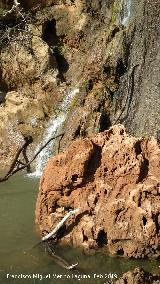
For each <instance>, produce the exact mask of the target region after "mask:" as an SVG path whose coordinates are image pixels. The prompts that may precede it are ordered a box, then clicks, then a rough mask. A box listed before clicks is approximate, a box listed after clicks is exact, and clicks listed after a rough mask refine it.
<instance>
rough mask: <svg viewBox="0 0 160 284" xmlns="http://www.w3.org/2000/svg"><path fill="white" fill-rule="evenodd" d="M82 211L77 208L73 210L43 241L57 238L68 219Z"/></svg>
mask: <svg viewBox="0 0 160 284" xmlns="http://www.w3.org/2000/svg"><path fill="white" fill-rule="evenodd" d="M79 211H80V208H77V209H75V210H71V211H69V212H68V213H67V215H66V216H64V218H63V219H62V220H61V221H60V222H59V223H58V225H57V226H56V227H55V228H54V229H53V230H52V231H51V232H50V233H49V234H48V235H46V236H45V237H43V238H42V241H47V240H48V239H50V238H55V236H56V234H57V232H58V231H59V229H60V228H61V227H62V226H63V224H64V223H65V222H66V221H67V219H68V218H69V217H70V216H71V215H73V214H75V213H78V212H79Z"/></svg>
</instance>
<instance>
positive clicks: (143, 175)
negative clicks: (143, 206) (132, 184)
mask: <svg viewBox="0 0 160 284" xmlns="http://www.w3.org/2000/svg"><path fill="white" fill-rule="evenodd" d="M148 171H149V161H148V159H146V158H144V160H143V162H142V165H141V169H140V173H139V178H138V182H142V181H143V180H144V179H145V178H146V177H147V175H148Z"/></svg>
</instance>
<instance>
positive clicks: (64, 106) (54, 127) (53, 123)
mask: <svg viewBox="0 0 160 284" xmlns="http://www.w3.org/2000/svg"><path fill="white" fill-rule="evenodd" d="M78 93H79V89H78V88H75V89H71V90H69V91H68V92H67V95H66V96H65V98H64V100H63V101H62V103H61V104H60V106H59V107H58V109H59V114H58V115H57V116H53V117H52V118H51V119H50V120H49V122H48V125H47V128H46V130H45V131H44V134H43V138H42V142H41V143H40V145H38V147H37V149H36V151H35V153H37V152H38V150H39V149H40V147H42V146H43V145H44V144H45V143H46V142H47V141H48V140H49V139H50V138H52V137H53V136H55V135H57V134H59V133H60V131H61V128H62V125H63V123H64V122H65V120H66V118H67V113H68V111H69V108H70V106H71V103H72V100H73V99H74V97H75V96H76V94H78ZM54 143H55V140H53V141H52V142H50V143H49V144H48V145H47V146H46V147H45V148H44V149H43V150H42V151H41V152H40V154H39V155H38V157H37V159H36V163H35V171H34V172H33V173H32V174H29V176H30V177H33V176H34V177H35V176H36V177H39V176H41V174H42V171H43V168H44V167H45V165H46V164H47V161H48V159H49V157H50V156H51V155H52V154H53V147H54Z"/></svg>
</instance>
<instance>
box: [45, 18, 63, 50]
mask: <svg viewBox="0 0 160 284" xmlns="http://www.w3.org/2000/svg"><path fill="white" fill-rule="evenodd" d="M42 39H43V40H44V41H45V42H47V43H48V45H49V46H55V45H59V38H58V36H57V31H56V20H55V19H52V20H51V21H47V22H45V23H44V25H43V28H42Z"/></svg>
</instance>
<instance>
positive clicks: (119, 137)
mask: <svg viewBox="0 0 160 284" xmlns="http://www.w3.org/2000/svg"><path fill="white" fill-rule="evenodd" d="M75 208H80V209H81V212H80V213H77V215H76V216H73V217H71V218H70V219H69V220H68V221H67V222H66V224H65V226H64V227H63V229H62V230H61V231H60V233H59V241H60V242H62V243H67V244H68V243H72V244H73V245H74V246H75V247H82V248H83V249H84V250H85V251H88V250H90V249H92V248H97V247H105V248H106V250H109V252H110V253H112V254H118V255H124V256H128V257H136V258H141V257H145V256H148V257H158V256H159V222H160V148H159V146H158V144H157V141H156V140H155V139H154V138H153V137H151V138H134V137H131V136H129V135H127V134H126V132H125V129H124V127H123V126H121V125H116V126H114V127H112V128H110V129H109V130H107V131H104V132H103V133H99V134H98V135H96V136H94V137H91V138H84V139H78V140H76V141H74V142H73V143H72V144H71V145H70V146H69V147H68V149H67V150H66V151H65V152H62V153H60V154H58V155H57V156H55V157H52V158H51V159H50V160H49V162H48V165H47V166H46V168H45V170H44V173H43V176H42V178H41V182H40V188H39V196H38V200H37V208H36V222H37V223H38V225H39V227H40V230H41V233H42V234H43V235H45V234H46V233H47V232H50V231H51V230H52V229H53V228H54V227H55V226H56V225H57V223H58V222H59V221H60V220H61V219H62V218H63V217H64V216H65V215H66V213H67V212H68V210H69V209H75Z"/></svg>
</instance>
